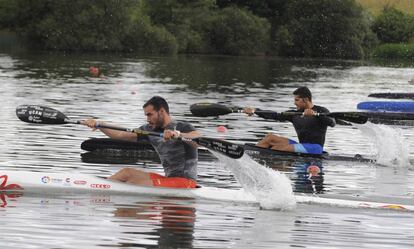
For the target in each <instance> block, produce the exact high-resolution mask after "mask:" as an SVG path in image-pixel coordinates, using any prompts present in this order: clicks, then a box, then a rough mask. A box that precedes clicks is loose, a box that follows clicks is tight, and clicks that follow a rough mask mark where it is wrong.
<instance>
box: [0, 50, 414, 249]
mask: <svg viewBox="0 0 414 249" xmlns="http://www.w3.org/2000/svg"><path fill="white" fill-rule="evenodd" d="M91 66H94V67H98V68H99V69H101V71H102V72H103V73H104V75H105V77H104V78H94V77H91V75H90V74H89V67H91ZM413 75H414V69H413V68H412V67H409V66H407V65H402V66H399V67H389V65H379V66H378V65H375V64H370V63H367V62H355V61H316V60H293V59H292V60H286V59H281V58H261V57H226V56H218V57H217V56H174V57H155V56H154V57H149V56H147V57H140V56H131V55H102V54H98V55H96V54H64V53H52V54H48V53H14V54H13V53H5V54H4V53H3V54H0V85H1V90H0V99H1V101H2V109H1V112H0V121H1V126H0V134H1V135H0V136H1V139H0V150H1V152H2V153H1V154H0V169H7V170H29V171H42V172H76V173H83V174H93V175H100V176H108V175H110V174H112V173H114V172H116V171H118V170H119V169H120V168H121V167H125V166H133V167H137V168H142V169H144V170H150V171H155V172H159V173H162V168H161V166H160V164H159V160H158V159H156V158H151V157H148V158H147V157H132V158H129V157H124V156H122V157H116V156H115V157H110V156H107V155H102V154H101V155H94V154H91V153H87V152H85V151H82V150H81V148H80V144H81V143H82V142H83V141H84V140H86V139H88V138H90V137H104V136H103V135H102V134H100V133H98V132H96V133H93V132H91V131H90V130H89V129H87V128H85V127H83V126H76V125H70V124H67V125H57V126H49V125H34V124H26V123H23V122H20V121H19V120H18V119H17V118H16V116H15V108H16V106H18V105H20V104H41V105H45V106H50V107H52V108H56V109H58V110H60V111H62V112H63V113H65V114H66V115H67V116H68V117H70V118H71V119H74V120H79V119H84V118H91V117H96V118H99V119H103V120H107V121H112V122H114V123H117V124H120V125H122V126H123V127H128V128H134V127H138V126H140V125H141V124H143V123H145V116H144V114H143V112H142V108H141V107H142V105H143V104H144V103H145V101H146V100H147V99H149V98H150V97H151V96H153V95H154V94H158V95H162V96H164V97H165V98H166V99H167V100H168V101H169V103H170V107H171V108H170V109H171V113H172V115H173V117H174V118H175V119H178V120H186V121H188V122H191V123H192V124H194V126H195V127H196V128H197V129H199V130H200V131H201V132H202V133H203V135H205V136H208V137H218V138H224V139H227V140H230V141H233V142H237V143H245V142H255V141H257V140H259V139H260V138H262V137H263V136H264V135H265V134H266V133H267V132H269V131H273V132H275V133H278V134H279V135H282V136H287V137H292V138H294V137H295V132H294V129H293V127H292V125H291V124H290V123H282V122H272V121H269V120H263V119H261V118H258V117H247V116H245V115H242V114H229V115H224V116H221V117H209V118H199V117H194V116H192V115H191V114H190V112H189V106H190V105H191V104H193V103H198V102H205V101H208V102H212V103H215V102H220V103H225V104H229V105H234V106H253V107H258V108H266V109H270V110H275V111H284V110H286V109H289V108H292V107H293V100H292V95H291V93H292V91H293V90H294V89H295V88H296V87H298V86H301V85H306V86H308V87H309V88H311V90H312V91H313V95H314V102H315V104H318V105H322V106H326V107H327V108H328V109H330V110H331V111H332V112H334V111H355V110H356V105H357V103H358V102H361V101H366V100H367V98H368V97H367V95H368V94H369V93H372V92H389V91H396V92H397V91H398V92H413V91H414V89H413V85H409V84H407V82H408V80H410V79H411V78H412V76H413ZM218 126H225V127H226V128H227V131H226V132H225V133H218V132H217V129H216V128H217V127H218ZM375 128H377V127H375V126H374V127H372V129H375ZM390 129H391V128H390ZM392 129H398V132H397V133H393V134H398V136H400V137H398V136H394V135H392V136H387V138H386V141H385V142H384V139H383V140H381V134H380V135H378V136H377V137H376V138H377V139H379V140H380V142H378V143H377V142H375V141H374V142H372V141H371V140H370V139H367V136H366V133H363V132H361V129H360V127H358V126H355V125H353V126H341V125H338V126H336V127H335V128H331V129H328V133H327V137H326V147H325V150H327V151H328V152H330V153H331V154H338V155H355V154H361V155H363V156H367V157H369V156H375V152H377V151H379V153H384V152H385V153H388V155H390V154H393V155H392V156H394V157H395V155H398V154H397V152H398V151H404V150H405V149H406V151H405V154H403V156H404V155H406V156H408V157H409V159H412V158H413V149H414V148H413V147H412V146H411V147H410V143H411V141H412V139H413V136H414V133H413V130H412V128H411V127H392ZM399 141H400V142H401V141H402V143H399ZM395 142H396V143H395ZM387 146H388V147H387ZM372 147H374V150H373V148H372ZM396 148H398V149H396ZM396 151H397V152H396ZM390 156H391V155H390ZM401 162H403V163H402V165H400V166H399V167H395V165H391V164H387V165H381V166H380V165H375V164H368V163H364V162H343V161H329V160H326V161H323V164H321V163H320V162H318V161H310V162H308V161H300V160H293V161H292V160H281V159H280V158H279V159H274V160H267V161H261V164H262V165H264V164H265V165H267V166H268V167H270V168H272V170H273V171H278V172H281V173H283V174H285V175H287V176H288V177H289V179H290V180H291V184H292V188H293V190H294V191H295V192H296V193H308V194H318V195H331V196H337V197H338V198H341V199H342V198H343V199H346V198H366V199H368V200H372V201H379V202H392V203H403V204H409V205H414V204H413V198H414V185H413V184H412V183H413V182H414V170H412V167H411V168H410V166H409V165H408V164H404V162H405V161H404V160H401ZM221 163H222V162H219V161H218V160H217V159H216V158H215V157H212V156H211V155H202V156H200V162H199V170H198V171H199V183H200V184H201V185H206V186H214V187H220V188H231V189H238V188H240V187H241V184H240V183H239V182H237V181H236V178H235V177H234V174H233V173H232V172H230V171H229V170H228V169H226V168H224V167H221V165H220V164H221ZM238 165H241V166H243V161H242V162H240V163H239V164H235V165H233V166H234V167H237V166H238ZM244 166H245V165H244ZM261 167H262V166H261ZM239 168H243V167H239ZM259 182H260V183H261V184H262V185H264V186H266V184H267V183H266V181H263V180H259ZM278 183H280V182H277V183H275V184H276V185H277V184H278ZM272 184H273V182H272ZM281 193H283V191H282V192H281ZM276 199H277V197H275V199H274V200H270V201H275V200H276ZM0 205H1V206H2V207H1V208H0V220H1V221H2V227H1V228H0V234H1V235H2V247H4V248H12V249H15V248H16V249H17V248H22V247H25V248H26V247H31V248H102V247H142V248H158V247H167V248H186V247H190V248H191V247H192V248H253V247H254V248H290V247H303V248H332V247H337V248H345V247H359V248H395V247H398V248H410V247H412V245H413V244H414V240H413V237H412V236H411V234H413V231H414V216H413V214H412V213H401V212H384V211H373V210H357V209H343V208H334V207H322V206H317V205H298V206H297V208H296V209H295V210H291V211H285V212H280V211H265V210H259V209H257V207H252V206H246V205H241V204H238V203H219V202H207V201H202V200H177V199H165V198H157V197H142V196H123V197H122V196H73V195H72V196H70V195H66V194H64V193H62V195H57V196H49V197H48V196H46V194H45V193H42V194H41V195H38V196H27V195H24V196H18V195H14V194H4V193H3V194H0ZM353 241H357V242H353Z"/></svg>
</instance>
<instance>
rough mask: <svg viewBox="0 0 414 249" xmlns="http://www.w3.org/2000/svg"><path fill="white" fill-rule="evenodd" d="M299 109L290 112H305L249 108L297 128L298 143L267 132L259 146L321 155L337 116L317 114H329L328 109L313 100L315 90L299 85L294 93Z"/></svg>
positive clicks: (245, 110) (251, 113)
mask: <svg viewBox="0 0 414 249" xmlns="http://www.w3.org/2000/svg"><path fill="white" fill-rule="evenodd" d="M293 95H294V101H295V105H296V109H297V110H293V111H289V112H301V113H302V112H303V115H286V114H284V115H282V114H281V113H276V112H260V110H259V109H257V110H256V109H254V108H250V107H247V108H245V109H244V112H246V113H247V114H248V115H253V114H254V113H255V114H257V115H258V116H260V117H262V118H266V119H274V120H278V121H290V122H292V124H293V126H294V127H295V130H296V133H297V136H298V138H299V143H298V142H296V141H294V140H291V139H288V138H285V137H282V136H278V135H275V134H272V133H269V134H267V135H266V137H265V138H264V139H262V140H261V141H259V142H258V143H257V144H256V146H258V147H262V148H272V149H274V150H281V151H291V152H300V153H310V154H322V153H323V146H324V144H325V135H326V130H327V127H328V126H331V127H334V126H335V124H336V123H335V119H333V118H331V117H327V116H323V115H321V116H317V114H318V113H329V110H328V109H326V108H325V107H322V106H317V105H314V104H313V103H312V93H311V91H310V90H309V89H308V88H307V87H299V88H298V89H296V90H295V91H294V92H293Z"/></svg>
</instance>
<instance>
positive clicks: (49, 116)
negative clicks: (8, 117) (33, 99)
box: [16, 105, 68, 124]
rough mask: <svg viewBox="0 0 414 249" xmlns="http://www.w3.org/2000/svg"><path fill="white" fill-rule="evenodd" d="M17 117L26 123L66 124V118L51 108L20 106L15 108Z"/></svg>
mask: <svg viewBox="0 0 414 249" xmlns="http://www.w3.org/2000/svg"><path fill="white" fill-rule="evenodd" d="M16 115H17V117H18V118H19V119H20V120H21V121H23V122H27V123H37V124H67V123H68V122H67V119H68V118H67V117H66V116H65V115H64V114H63V113H61V112H59V111H57V110H55V109H52V108H49V107H45V106H38V105H21V106H18V107H17V108H16Z"/></svg>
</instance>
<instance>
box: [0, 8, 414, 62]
mask: <svg viewBox="0 0 414 249" xmlns="http://www.w3.org/2000/svg"><path fill="white" fill-rule="evenodd" d="M0 29H3V30H5V29H7V30H10V31H13V32H15V33H16V34H17V35H18V36H19V37H20V38H21V40H22V41H24V43H25V44H26V45H27V46H29V47H31V48H35V49H45V50H64V51H113V52H134V53H165V54H175V53H202V54H227V55H279V56H296V57H322V58H324V57H325V58H341V59H362V58H367V57H369V56H370V55H371V54H373V52H374V54H375V48H377V47H378V45H379V44H386V43H401V42H409V41H410V40H411V39H412V37H413V33H414V18H413V16H411V15H409V14H405V13H403V12H401V11H398V10H396V9H394V8H389V7H388V8H385V9H384V11H383V12H382V14H381V15H379V16H378V17H373V16H371V15H369V13H368V12H367V11H365V10H364V9H363V8H362V7H361V6H360V5H358V4H357V3H356V2H355V0H312V1H309V0H59V1H55V0H0Z"/></svg>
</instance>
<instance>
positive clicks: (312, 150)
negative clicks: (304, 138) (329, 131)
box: [289, 139, 323, 154]
mask: <svg viewBox="0 0 414 249" xmlns="http://www.w3.org/2000/svg"><path fill="white" fill-rule="evenodd" d="M289 144H293V147H294V148H295V152H299V153H308V154H322V153H323V148H322V146H321V145H320V144H308V143H303V144H300V143H298V142H296V141H294V140H291V139H289Z"/></svg>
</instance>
